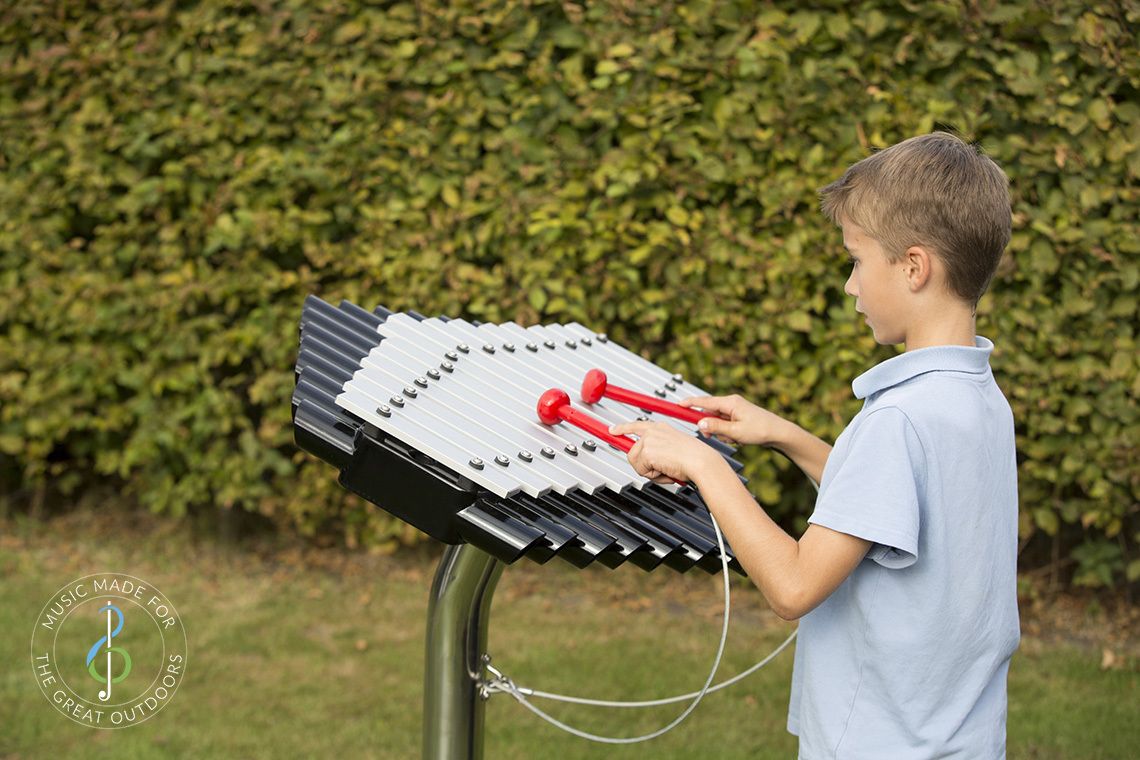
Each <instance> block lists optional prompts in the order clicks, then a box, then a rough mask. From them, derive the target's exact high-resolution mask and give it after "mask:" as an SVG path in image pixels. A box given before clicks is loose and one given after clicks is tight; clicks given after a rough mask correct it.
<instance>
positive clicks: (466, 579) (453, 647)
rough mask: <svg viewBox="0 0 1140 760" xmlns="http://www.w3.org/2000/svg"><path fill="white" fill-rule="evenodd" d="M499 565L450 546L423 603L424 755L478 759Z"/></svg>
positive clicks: (477, 552) (429, 759)
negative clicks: (489, 629) (485, 661)
mask: <svg viewBox="0 0 1140 760" xmlns="http://www.w3.org/2000/svg"><path fill="white" fill-rule="evenodd" d="M503 567H504V566H503V563H502V562H500V561H498V560H497V559H495V558H494V557H492V556H491V555H490V554H487V553H486V552H484V551H482V550H481V549H477V548H475V547H474V546H472V545H471V544H462V545H460V546H449V547H447V549H446V551H444V554H443V557H442V558H441V559H440V561H439V567H438V568H437V569H436V573H435V580H434V582H433V583H432V588H431V596H430V597H429V599H428V617H427V635H426V642H425V646H424V712H423V757H424V758H425V760H481V758H482V757H483V726H484V718H485V705H484V701H483V700H482V699H481V698H480V697H479V694H478V688H479V678H480V677H481V675H482V670H483V663H482V656H483V654H484V653H485V652H486V651H487V627H488V622H489V621H490V617H491V598H492V596H493V595H494V593H495V586H496V584H498V582H499V577H500V576H501V575H502V573H503Z"/></svg>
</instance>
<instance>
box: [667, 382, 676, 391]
mask: <svg viewBox="0 0 1140 760" xmlns="http://www.w3.org/2000/svg"><path fill="white" fill-rule="evenodd" d="M665 387H666V388H668V389H669V390H671V391H675V390H677V384H676V383H674V382H668V383H665Z"/></svg>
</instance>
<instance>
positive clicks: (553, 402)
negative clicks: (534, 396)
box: [538, 388, 570, 425]
mask: <svg viewBox="0 0 1140 760" xmlns="http://www.w3.org/2000/svg"><path fill="white" fill-rule="evenodd" d="M565 406H570V396H568V395H567V394H566V391H564V390H560V389H558V388H551V389H550V390H548V391H546V392H545V393H543V394H542V395H541V396H539V397H538V419H539V420H541V421H542V424H543V425H554V424H557V423H559V422H561V421H562V415H560V414H559V413H558V410H559V409H561V408H562V407H565Z"/></svg>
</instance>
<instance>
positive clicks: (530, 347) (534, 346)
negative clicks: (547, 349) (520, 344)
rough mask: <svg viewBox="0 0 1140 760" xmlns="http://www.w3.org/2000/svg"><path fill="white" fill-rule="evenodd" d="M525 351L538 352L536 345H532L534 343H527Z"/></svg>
mask: <svg viewBox="0 0 1140 760" xmlns="http://www.w3.org/2000/svg"><path fill="white" fill-rule="evenodd" d="M526 350H527V351H537V350H538V346H537V345H536V344H534V343H527V344H526Z"/></svg>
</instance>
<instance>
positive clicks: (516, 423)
mask: <svg viewBox="0 0 1140 760" xmlns="http://www.w3.org/2000/svg"><path fill="white" fill-rule="evenodd" d="M424 342H425V341H424V336H422V335H419V336H416V338H415V342H413V338H412V337H411V336H408V335H403V334H400V333H399V332H395V331H393V333H390V334H389V336H388V337H387V338H386V340H385V341H384V342H383V343H382V344H381V345H380V353H379V354H378V356H379V357H380V358H382V359H383V361H384V363H385V364H386V365H387V364H398V365H399V366H401V367H403V368H405V369H411V370H412V376H415V375H416V374H418V373H416V372H415V371H414V369H412V368H415V367H420V366H431V365H429V364H428V362H430V361H432V360H434V359H435V358H436V355H437V354H439V355H440V356H441V357H442V352H441V351H433V350H432V349H430V348H426V347H425V346H424ZM445 361H446V359H445ZM438 364H439V363H438V362H437V365H438ZM450 364H451V366H452V367H453V369H452V370H451V371H450V372H447V371H442V372H441V371H439V370H436V372H435V377H434V379H433V380H432V381H431V382H430V383H429V385H430V386H431V387H438V388H441V389H444V390H447V391H449V392H450V393H451V394H452V395H450V396H448V397H447V398H448V402H449V403H450V404H454V405H455V406H454V408H455V410H456V412H457V413H458V414H462V415H464V416H469V415H472V414H474V415H477V416H481V417H486V416H487V415H492V416H493V417H494V418H495V423H496V425H499V426H502V427H503V428H504V430H505V431H507V432H509V434H510V436H511V440H515V441H516V442H517V446H521V447H522V449H524V450H529V451H530V452H531V453H532V455H537V454H539V453H541V450H542V449H543V448H551V449H553V450H555V451H563V450H564V447H565V446H567V445H568V444H570V445H575V446H577V445H578V444H579V443H580V442H581V436H577V437H574V436H571V435H570V434H569V433H565V432H564V433H563V434H562V435H559V434H558V433H557V432H556V430H558V429H557V428H551V427H548V426H546V425H543V424H542V423H541V422H539V421H538V419H537V417H536V415H535V410H534V404H532V403H530V402H528V401H526V400H524V399H522V398H520V397H518V396H517V395H515V394H511V393H505V392H504V390H503V387H502V384H501V383H498V384H496V383H495V380H496V378H495V377H494V376H493V375H489V373H488V371H487V368H486V367H481V366H479V365H480V363H479V362H472V361H468V360H466V359H461V360H459V361H456V362H451V363H450ZM505 453H506V455H508V456H512V457H515V456H518V455H517V454H516V452H515V451H509V452H505ZM520 461H523V460H520ZM595 464H596V463H591V464H589V465H587V464H585V463H584V462H582V461H580V458H579V457H574V456H562V457H556V458H554V459H550V460H546V459H545V457H544V464H542V465H540V467H539V469H543V468H548V467H556V468H558V469H560V470H562V471H564V472H565V473H567V474H568V475H569V476H570V477H572V478H573V480H572V483H573V484H574V485H576V487H578V488H581V489H582V490H584V491H586V492H587V493H594V492H595V491H596V490H597V489H598V488H601V487H603V486H605V485H607V484H609V485H610V487H611V488H614V489H615V490H620V488H622V487H623V486H624V485H627V479H626V478H625V476H624V473H622V472H620V471H617V470H614V469H613V468H612V467H608V466H606V465H604V464H602V465H601V469H602V470H603V471H602V472H599V471H598V469H597V467H596V466H595ZM524 466H525V465H524ZM558 482H561V481H558ZM558 482H556V483H555V490H557V491H559V493H565V490H564V489H562V490H560V489H559V486H558Z"/></svg>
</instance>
